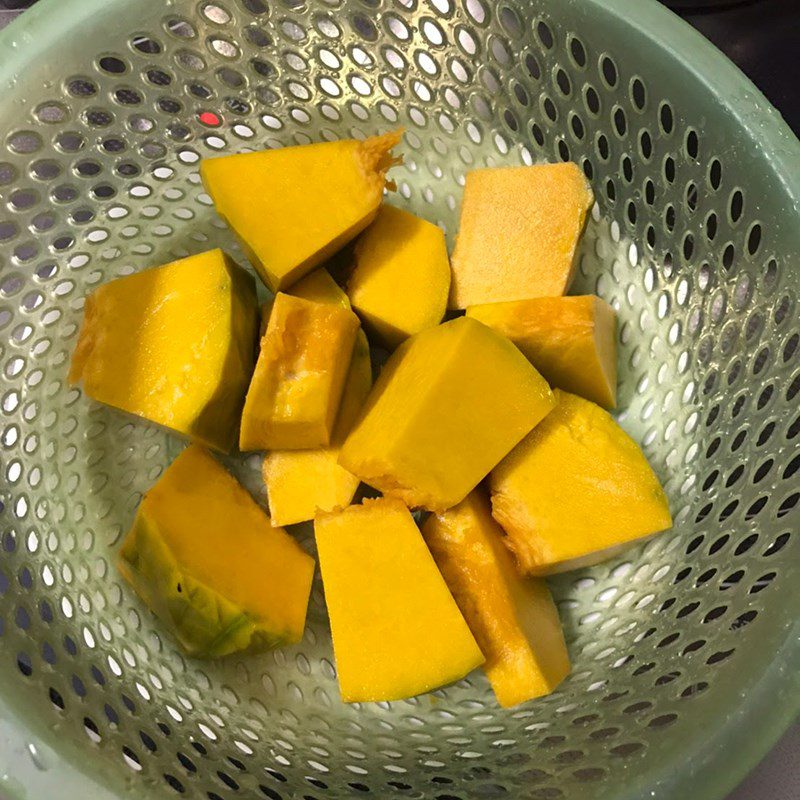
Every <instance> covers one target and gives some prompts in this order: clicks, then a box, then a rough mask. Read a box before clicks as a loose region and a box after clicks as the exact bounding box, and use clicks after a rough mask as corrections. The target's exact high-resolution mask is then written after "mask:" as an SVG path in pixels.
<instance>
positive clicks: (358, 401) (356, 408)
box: [263, 330, 372, 525]
mask: <svg viewBox="0 0 800 800" xmlns="http://www.w3.org/2000/svg"><path fill="white" fill-rule="evenodd" d="M371 386H372V364H371V363H370V357H369V345H368V344H367V337H366V336H365V335H364V332H363V331H361V330H360V331H359V332H358V336H357V337H356V343H355V346H354V347H353V358H352V360H351V361H350V369H349V371H348V373H347V379H346V380H345V385H344V392H343V393H342V402H341V404H340V406H339V414H338V415H337V417H336V425H335V427H334V430H333V436H332V437H331V446H330V447H323V448H318V449H314V450H273V451H272V452H270V453H267V454H266V456H264V465H263V472H264V483H265V484H266V487H267V498H268V500H269V511H270V516H271V518H272V524H273V525H292V524H294V523H297V522H305V521H307V520H311V519H314V515H315V514H316V513H317V511H333V510H334V509H335V508H343V507H345V506H346V505H348V504H349V503H350V501H351V500H352V499H353V495H354V494H355V493H356V489H358V485H359V483H360V481H359V479H358V478H357V477H356V476H355V475H353V474H352V473H350V472H348V471H347V470H346V469H345V468H344V467H342V466H341V465H340V464H339V463H338V459H339V450H340V449H341V445H342V443H343V442H344V440H345V438H346V437H347V434H348V433H349V432H350V429H351V428H352V427H353V423H354V422H355V420H356V418H357V417H358V415H359V413H360V412H361V408H362V406H363V405H364V401H365V400H366V398H367V395H368V394H369V390H370V387H371Z"/></svg>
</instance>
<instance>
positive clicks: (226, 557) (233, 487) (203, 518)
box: [117, 445, 314, 658]
mask: <svg viewBox="0 0 800 800" xmlns="http://www.w3.org/2000/svg"><path fill="white" fill-rule="evenodd" d="M117 563H118V567H119V570H120V572H121V573H122V575H123V577H124V578H125V579H126V580H127V581H128V582H129V583H130V584H131V585H132V586H133V588H134V589H135V590H136V592H137V593H138V594H139V595H140V597H141V598H142V600H143V601H144V602H145V603H146V605H147V606H148V607H149V608H150V610H151V611H153V613H155V614H156V616H158V617H159V618H160V619H161V621H162V622H163V623H164V624H165V625H166V626H167V627H168V628H169V629H170V631H171V632H172V633H173V634H174V635H175V637H176V638H177V640H178V642H179V643H180V645H181V646H182V647H183V649H184V650H185V651H186V652H187V653H188V654H189V655H192V656H197V657H201V658H216V657H218V656H224V655H227V654H228V653H234V652H237V651H239V650H263V649H266V648H270V647H276V646H278V645H282V644H290V643H294V642H298V641H299V640H300V638H301V637H302V635H303V628H304V626H305V618H306V609H307V607H308V598H309V594H310V592H311V581H312V578H313V575H314V559H312V558H311V556H309V555H308V554H307V553H305V552H304V551H303V550H302V549H301V548H300V546H299V545H298V544H297V543H296V542H295V541H294V539H292V538H291V537H290V536H289V535H288V534H287V533H286V532H285V531H283V530H281V529H280V528H274V527H272V526H271V525H270V521H269V519H268V518H267V516H266V515H265V514H264V512H263V511H262V510H261V509H260V508H259V507H258V505H257V504H256V502H255V501H254V500H253V499H252V497H250V495H249V494H248V493H247V492H246V491H245V490H244V489H243V488H242V487H241V486H240V485H239V483H237V481H236V480H235V479H234V478H233V476H232V475H230V474H229V473H228V472H227V471H226V470H225V469H224V468H223V467H222V465H221V464H219V462H217V461H216V459H214V458H213V457H212V456H210V455H209V454H208V453H207V452H206V451H205V450H203V448H201V447H198V446H197V445H190V446H189V447H188V448H187V449H186V450H184V451H183V452H182V453H181V454H180V455H179V456H178V457H177V458H176V459H175V461H173V462H172V464H171V465H170V466H169V467H168V468H167V470H166V471H165V472H164V474H163V475H162V476H161V478H160V479H159V480H158V482H157V483H156V484H155V486H153V488H152V489H150V491H149V492H147V494H146V495H145V496H144V499H143V500H142V502H141V504H140V506H139V510H138V512H137V514H136V519H135V521H134V523H133V527H132V528H131V530H130V532H129V533H128V535H127V536H126V538H125V541H124V542H123V544H122V549H121V550H120V554H119V558H118V562H117Z"/></svg>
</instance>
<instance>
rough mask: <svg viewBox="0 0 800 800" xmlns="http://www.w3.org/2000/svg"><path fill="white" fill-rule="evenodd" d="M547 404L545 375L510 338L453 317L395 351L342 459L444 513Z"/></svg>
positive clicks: (383, 487)
mask: <svg viewBox="0 0 800 800" xmlns="http://www.w3.org/2000/svg"><path fill="white" fill-rule="evenodd" d="M553 403H554V401H553V397H552V393H551V392H550V388H549V386H548V385H547V383H546V382H545V380H544V378H542V377H541V375H539V373H538V372H536V370H535V369H534V368H533V367H532V366H531V365H530V364H529V363H528V362H527V361H526V359H525V357H524V356H523V355H522V354H521V353H520V352H519V350H517V348H516V347H514V345H512V344H511V342H509V341H508V339H506V338H504V337H502V336H499V335H498V334H496V333H495V332H494V331H492V330H491V329H490V328H487V327H486V326H485V325H483V324H482V323H480V322H477V321H476V320H473V319H470V318H469V317H460V318H459V319H455V320H452V321H451V322H446V323H444V325H438V326H436V327H435V328H428V329H427V330H424V331H422V332H421V333H418V334H416V335H415V336H412V337H411V338H410V339H408V340H406V341H405V342H403V344H402V345H400V347H399V348H398V349H397V350H396V351H395V352H394V354H393V355H392V357H391V358H390V359H389V361H388V362H387V363H386V366H385V367H384V368H383V371H382V372H381V374H380V376H379V377H378V380H377V381H376V382H375V386H374V387H373V389H372V392H371V393H370V396H369V397H368V398H367V403H366V406H365V410H364V413H363V414H362V416H361V418H360V419H359V421H358V423H357V424H356V426H355V428H353V430H352V432H351V433H350V435H349V436H348V437H347V440H346V441H345V443H344V446H343V447H342V451H341V453H340V455H339V463H340V464H342V466H344V467H345V468H346V469H348V470H349V471H350V472H352V473H353V474H354V475H357V476H358V477H359V478H361V480H363V481H365V482H366V483H368V484H369V485H370V486H374V487H375V488H376V489H379V490H380V491H381V492H383V493H384V494H388V495H392V496H394V497H399V498H400V499H401V500H403V502H405V503H406V504H407V505H408V506H411V507H423V508H427V509H430V510H432V511H444V510H445V509H446V508H450V507H451V506H454V505H456V503H459V502H461V500H463V499H464V498H465V497H466V496H467V494H469V492H470V491H471V490H472V489H473V488H474V487H475V486H476V485H477V484H478V483H479V482H480V481H481V480H482V479H483V477H484V476H485V475H486V474H487V473H488V472H489V471H490V470H491V469H492V467H494V466H495V465H496V464H497V463H498V462H499V461H500V459H502V458H503V456H505V455H506V453H508V452H509V451H510V450H511V448H512V447H514V445H515V444H516V443H517V442H519V441H520V439H522V437H523V436H525V434H526V433H527V432H528V431H529V430H530V429H531V428H532V427H533V426H534V425H536V423H537V422H539V420H541V419H542V417H544V416H545V414H547V413H548V412H549V411H550V409H551V408H552V407H553Z"/></svg>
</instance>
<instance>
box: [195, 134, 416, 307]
mask: <svg viewBox="0 0 800 800" xmlns="http://www.w3.org/2000/svg"><path fill="white" fill-rule="evenodd" d="M400 137H401V131H395V132H393V133H387V134H384V135H383V136H373V137H372V138H370V139H365V140H364V141H356V140H354V139H349V140H344V141H338V142H322V143H320V144H308V145H298V146H296V147H284V148H280V149H277V150H264V151H261V152H257V153H240V154H237V155H231V156H222V157H221V158H211V159H205V160H203V162H202V163H201V164H200V174H201V176H202V178H203V183H204V184H205V186H206V189H207V190H208V193H209V194H210V195H211V197H212V199H213V201H214V205H215V206H216V209H217V212H218V213H219V214H220V216H221V217H223V218H224V219H225V220H226V221H227V222H228V224H229V225H230V226H231V228H233V231H234V232H235V233H236V235H237V236H238V237H239V239H241V242H242V246H243V247H244V249H245V252H246V253H247V256H248V258H249V259H250V261H251V262H252V263H253V266H254V267H255V268H256V269H257V271H258V273H259V275H260V276H261V278H262V279H263V281H264V283H266V285H267V286H268V287H269V288H270V289H271V290H272V291H273V292H277V291H279V290H282V289H285V288H286V287H288V286H290V285H291V284H292V283H294V282H295V281H297V280H299V279H300V278H302V277H303V275H305V274H306V273H308V272H310V271H311V270H312V269H314V267H316V266H317V265H319V264H321V263H322V262H323V261H325V259H326V258H328V257H329V256H331V255H333V254H334V253H335V252H336V251H337V250H339V249H340V248H341V247H342V246H343V245H345V244H346V243H347V242H348V241H350V239H352V238H353V237H354V236H356V235H357V234H359V233H360V232H361V231H362V230H364V228H366V227H367V225H369V223H370V222H372V220H373V219H374V217H375V214H376V213H377V211H378V207H379V206H380V204H381V199H382V197H383V189H384V186H385V185H386V181H385V176H386V171H387V170H388V169H389V167H391V166H392V165H393V164H396V163H398V162H399V160H400V159H398V158H395V157H393V156H392V155H391V149H392V148H393V147H394V146H395V145H396V144H397V143H398V142H399V141H400Z"/></svg>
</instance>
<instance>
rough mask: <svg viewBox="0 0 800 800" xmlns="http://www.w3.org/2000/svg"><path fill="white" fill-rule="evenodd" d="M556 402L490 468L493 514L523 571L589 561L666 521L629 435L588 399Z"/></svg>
mask: <svg viewBox="0 0 800 800" xmlns="http://www.w3.org/2000/svg"><path fill="white" fill-rule="evenodd" d="M554 394H555V396H556V402H557V404H556V407H555V409H554V410H553V411H551V412H550V413H549V414H548V415H547V416H546V417H545V418H544V420H543V421H542V422H541V423H540V424H539V425H538V426H537V427H535V428H534V429H533V430H532V431H531V432H530V433H529V434H528V436H526V437H525V438H524V439H523V440H522V441H521V442H520V443H519V444H518V445H517V446H516V447H515V448H514V449H513V450H512V451H511V452H510V453H509V454H508V455H507V456H506V458H504V459H503V461H501V462H500V464H498V465H497V467H495V469H494V470H492V473H491V476H490V485H491V491H492V515H493V516H494V518H495V519H496V520H497V521H498V522H499V523H500V525H501V526H502V527H503V529H504V530H505V532H506V534H507V537H506V540H505V541H506V543H507V544H508V546H509V547H510V548H511V549H512V550H513V552H514V554H515V555H516V557H517V562H518V564H519V566H520V568H521V569H522V570H523V572H527V573H530V574H533V575H547V574H550V573H553V572H565V571H566V570H571V569H577V568H579V567H586V566H591V565H592V564H597V563H598V562H600V561H603V560H605V559H606V558H608V557H610V556H612V555H614V554H615V553H616V552H618V551H619V550H620V549H622V548H623V547H625V546H626V545H628V544H630V543H631V542H633V541H634V540H636V539H641V538H642V537H645V536H649V535H650V534H652V533H656V532H657V531H663V530H665V529H666V528H669V527H670V526H671V525H672V518H671V516H670V513H669V505H668V503H667V498H666V495H665V494H664V490H663V489H662V488H661V484H660V483H659V482H658V478H657V477H656V476H655V473H654V472H653V470H652V469H651V467H650V465H649V464H648V463H647V459H646V458H645V457H644V454H643V453H642V451H641V450H640V449H639V447H638V445H637V444H636V443H635V442H634V441H633V439H631V438H630V436H628V434H627V433H625V431H623V430H622V428H620V427H619V425H617V423H616V422H615V421H614V420H613V418H612V417H611V415H610V414H609V413H608V412H606V411H604V410H603V409H602V408H600V407H599V406H597V405H595V404H594V403H591V402H589V401H588V400H584V399H583V398H581V397H578V396H577V395H574V394H568V393H567V392H562V391H560V390H556V391H555V392H554Z"/></svg>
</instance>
